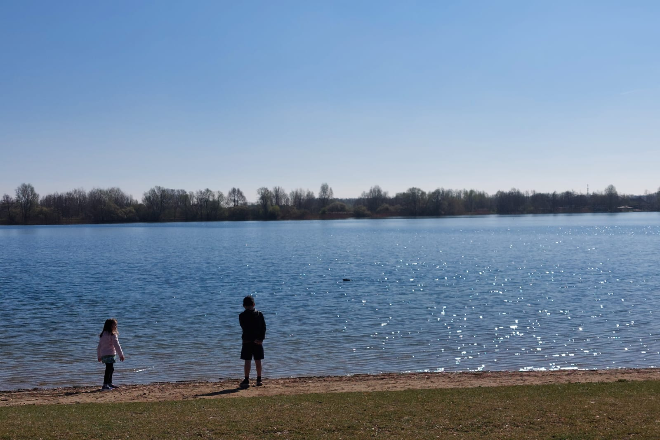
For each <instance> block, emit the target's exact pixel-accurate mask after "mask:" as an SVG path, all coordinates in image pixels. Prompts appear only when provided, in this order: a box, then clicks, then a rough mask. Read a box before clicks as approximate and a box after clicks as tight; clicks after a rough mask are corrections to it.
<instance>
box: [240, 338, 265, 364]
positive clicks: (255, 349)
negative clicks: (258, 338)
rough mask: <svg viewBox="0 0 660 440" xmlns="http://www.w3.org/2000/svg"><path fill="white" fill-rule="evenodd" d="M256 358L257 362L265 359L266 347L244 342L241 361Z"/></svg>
mask: <svg viewBox="0 0 660 440" xmlns="http://www.w3.org/2000/svg"><path fill="white" fill-rule="evenodd" d="M253 357H254V360H255V361H259V360H261V359H263V358H264V346H263V345H261V344H255V343H254V342H243V348H241V359H243V360H246V361H249V360H252V358H253Z"/></svg>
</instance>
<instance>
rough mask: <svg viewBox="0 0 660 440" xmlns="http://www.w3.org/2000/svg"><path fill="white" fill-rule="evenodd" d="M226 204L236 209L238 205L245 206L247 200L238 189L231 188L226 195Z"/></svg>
mask: <svg viewBox="0 0 660 440" xmlns="http://www.w3.org/2000/svg"><path fill="white" fill-rule="evenodd" d="M227 203H229V204H230V206H233V207H237V206H239V205H245V204H246V203H247V199H246V198H245V195H244V194H243V191H241V190H240V189H238V188H232V189H230V190H229V192H228V193H227Z"/></svg>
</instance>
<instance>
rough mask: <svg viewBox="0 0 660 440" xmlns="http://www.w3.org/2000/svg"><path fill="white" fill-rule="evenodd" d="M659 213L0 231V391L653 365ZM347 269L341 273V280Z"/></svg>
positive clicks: (659, 355)
mask: <svg viewBox="0 0 660 440" xmlns="http://www.w3.org/2000/svg"><path fill="white" fill-rule="evenodd" d="M658 250H660V214H658V213H625V214H579V215H538V216H481V217H452V218H425V219H386V220H369V219H365V220H338V221H291V222H218V223H175V224H130V225H75V226H28V227H0V357H1V358H2V368H1V369H0V389H1V390H10V389H17V388H31V387H56V386H71V385H95V384H98V385H100V384H101V383H102V377H103V366H102V364H99V363H98V362H96V344H97V342H98V335H99V333H100V332H101V329H102V326H103V322H104V320H105V319H107V318H109V317H116V318H117V319H118V321H119V332H120V335H119V340H120V342H121V344H122V347H123V348H124V352H125V354H126V357H127V358H126V362H123V363H119V364H116V372H115V382H116V383H119V384H121V383H149V382H157V381H179V380H217V379H218V378H239V377H242V361H241V360H240V359H239V355H240V336H241V331H240V327H239V324H238V314H239V313H240V312H241V311H242V307H241V304H242V298H243V297H244V296H245V295H248V294H251V295H253V296H254V297H255V300H256V303H257V309H259V310H262V311H263V313H264V315H265V317H266V322H267V325H268V333H267V336H266V340H265V342H264V348H265V352H266V359H265V360H264V376H265V377H266V378H268V377H271V378H272V377H287V376H318V375H346V374H356V373H377V372H408V371H478V370H531V369H539V370H544V369H545V370H554V369H564V368H580V369H605V368H621V367H627V368H631V367H655V366H660V343H659V342H658V335H659V334H660V324H659V323H656V321H655V316H656V315H654V313H655V314H660V271H659V270H658V261H659V259H658V256H657V253H658ZM343 279H350V281H343Z"/></svg>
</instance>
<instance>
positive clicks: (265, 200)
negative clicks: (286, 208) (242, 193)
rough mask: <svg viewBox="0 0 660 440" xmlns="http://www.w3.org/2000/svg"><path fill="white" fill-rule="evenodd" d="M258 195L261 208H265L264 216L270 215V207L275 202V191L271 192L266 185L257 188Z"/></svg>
mask: <svg viewBox="0 0 660 440" xmlns="http://www.w3.org/2000/svg"><path fill="white" fill-rule="evenodd" d="M257 196H258V197H259V204H260V205H261V209H263V211H264V212H263V214H264V216H266V215H268V207H269V206H271V205H272V204H273V193H272V192H270V190H269V189H268V188H266V187H265V186H263V187H261V188H259V189H258V190H257Z"/></svg>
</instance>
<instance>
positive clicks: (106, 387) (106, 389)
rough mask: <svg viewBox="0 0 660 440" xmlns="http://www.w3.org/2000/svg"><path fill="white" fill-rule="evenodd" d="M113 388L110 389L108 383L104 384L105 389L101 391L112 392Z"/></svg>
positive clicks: (102, 388)
mask: <svg viewBox="0 0 660 440" xmlns="http://www.w3.org/2000/svg"><path fill="white" fill-rule="evenodd" d="M111 389H112V388H110V385H108V384H107V383H104V384H103V387H101V391H110V390H111Z"/></svg>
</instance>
